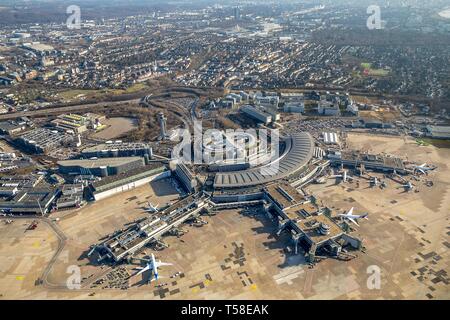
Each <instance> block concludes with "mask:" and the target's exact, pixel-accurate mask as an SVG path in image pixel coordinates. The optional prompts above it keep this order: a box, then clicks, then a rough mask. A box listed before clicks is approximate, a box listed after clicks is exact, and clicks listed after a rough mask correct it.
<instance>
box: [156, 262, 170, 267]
mask: <svg viewBox="0 0 450 320" xmlns="http://www.w3.org/2000/svg"><path fill="white" fill-rule="evenodd" d="M156 266H157V267H161V266H173V264H172V263H167V262H161V261H158V262H156Z"/></svg>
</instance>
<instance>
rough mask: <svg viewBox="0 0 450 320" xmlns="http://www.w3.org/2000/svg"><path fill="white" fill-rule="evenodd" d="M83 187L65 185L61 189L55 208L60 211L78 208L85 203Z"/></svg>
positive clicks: (81, 185)
mask: <svg viewBox="0 0 450 320" xmlns="http://www.w3.org/2000/svg"><path fill="white" fill-rule="evenodd" d="M83 191H84V185H83V184H81V183H79V184H65V185H63V187H62V189H61V195H60V196H59V198H58V199H57V202H56V207H57V209H58V210H60V209H68V208H79V207H81V206H82V205H83V204H84V203H85V201H84V197H83Z"/></svg>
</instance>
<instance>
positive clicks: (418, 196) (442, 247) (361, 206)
mask: <svg viewBox="0 0 450 320" xmlns="http://www.w3.org/2000/svg"><path fill="white" fill-rule="evenodd" d="M348 144H349V146H350V147H351V148H359V149H361V150H370V151H372V152H386V153H390V154H396V155H399V156H403V157H407V158H408V159H409V160H410V161H416V162H420V163H423V162H428V163H430V164H433V165H436V166H437V167H438V168H437V170H435V171H433V172H431V173H430V174H429V175H428V176H423V177H422V178H420V179H419V181H415V180H413V183H414V184H415V185H416V186H417V187H416V188H417V190H418V192H409V193H408V192H404V190H403V189H402V188H399V184H398V183H397V182H394V181H392V180H390V179H387V178H385V177H384V176H383V175H382V174H378V175H377V176H378V177H379V178H380V179H382V180H385V181H386V182H387V185H388V186H387V188H385V189H380V188H371V187H369V183H368V181H367V180H365V179H363V178H356V180H355V181H354V182H351V183H348V184H343V183H337V182H336V181H334V180H332V179H330V180H329V182H328V183H327V184H325V185H310V186H308V187H307V190H306V191H307V192H309V193H311V194H313V195H315V196H316V197H317V198H318V199H319V201H320V202H322V204H323V205H324V206H327V207H329V208H331V209H332V211H333V214H338V213H341V212H343V211H344V210H348V209H349V208H350V207H355V213H360V212H368V213H369V220H367V221H361V223H360V227H355V231H354V232H355V233H356V234H357V235H359V236H360V237H361V238H363V243H364V246H365V249H364V250H363V252H360V253H358V254H357V255H358V256H357V257H356V258H355V259H353V260H351V261H347V262H344V261H337V260H334V259H326V260H324V261H322V262H320V263H319V264H317V265H316V266H315V267H314V268H310V267H309V266H308V265H306V264H305V259H304V257H303V255H301V254H300V255H294V254H293V253H288V252H287V251H286V247H287V246H289V245H290V242H289V241H288V235H287V234H284V233H282V234H281V235H280V236H277V235H276V224H275V223H274V222H273V221H271V220H270V219H269V218H268V217H267V216H266V215H265V214H263V213H262V211H261V210H260V208H253V209H247V210H228V211H220V212H218V213H217V215H215V216H213V217H204V219H205V220H206V221H207V222H208V224H207V225H205V226H203V227H201V228H196V227H193V226H188V225H185V226H183V227H182V229H183V230H184V231H185V232H186V234H185V235H183V236H182V237H180V238H177V237H175V236H169V237H166V238H164V241H165V242H166V243H167V244H168V245H169V248H167V249H165V250H163V251H155V252H154V254H155V256H156V257H157V258H158V259H161V260H162V261H165V262H171V263H173V266H169V267H164V268H162V269H161V270H160V275H162V276H165V277H166V278H163V279H161V280H159V281H158V282H153V283H150V284H148V283H147V279H148V276H147V275H145V274H144V275H143V276H132V275H133V274H134V273H135V272H136V271H135V270H134V268H135V267H137V266H138V265H139V263H134V264H132V265H120V266H117V267H112V266H110V265H104V266H102V267H101V266H98V265H97V264H95V263H93V262H92V261H90V260H89V259H88V258H87V256H86V253H87V252H88V250H89V248H90V246H91V245H92V244H95V243H98V242H99V241H100V239H102V238H103V237H105V236H106V235H108V234H110V233H111V232H113V231H114V230H117V229H120V228H123V227H124V225H126V224H127V223H130V222H132V221H134V220H135V219H137V218H139V217H144V216H145V215H146V213H144V212H143V210H142V207H143V206H145V205H146V203H147V201H150V202H152V203H153V204H157V203H159V204H161V205H162V204H165V203H168V202H171V201H175V200H176V198H177V194H176V191H175V190H174V188H173V187H172V186H171V184H170V183H168V182H166V181H161V182H157V183H152V184H151V185H146V186H143V187H140V188H137V189H135V190H133V191H130V192H127V193H123V194H119V195H117V196H114V197H112V198H108V199H105V200H102V201H99V202H96V203H94V204H90V205H88V206H87V207H85V208H83V209H81V210H77V211H66V212H60V213H57V214H56V215H54V216H52V218H55V217H59V218H60V221H59V222H57V223H56V224H57V228H58V229H59V230H60V231H61V232H62V233H63V234H64V235H65V237H66V238H67V239H66V241H65V243H64V245H63V247H62V249H61V250H60V251H59V252H58V248H60V242H59V241H58V237H57V234H55V231H54V230H53V229H52V228H50V227H49V226H47V225H46V224H44V223H42V222H41V223H40V224H39V226H38V228H37V229H36V230H34V231H26V232H25V231H24V230H25V229H26V226H27V225H28V224H29V221H27V222H26V223H25V222H22V220H17V221H15V222H14V223H13V224H9V225H6V224H4V223H0V235H1V237H2V242H0V257H1V260H0V294H2V295H3V296H2V298H3V299H12V298H22V299H30V298H32V299H36V298H42V299H57V298H75V299H109V298H113V299H139V298H140V299H361V298H364V299H406V298H409V299H426V300H428V299H449V298H450V294H449V290H448V285H449V281H450V279H449V275H448V270H449V264H450V257H449V253H448V248H449V247H450V244H449V242H448V234H447V232H448V229H449V228H450V225H449V222H448V221H449V220H448V219H449V210H448V209H449V208H450V166H449V165H448V158H449V157H450V149H444V148H436V147H434V146H432V145H430V146H418V145H417V143H416V141H415V140H414V139H406V140H404V139H403V138H399V137H384V136H375V135H368V134H350V135H349V138H348ZM371 174H373V175H376V174H374V173H371ZM427 180H431V181H433V186H432V187H429V186H427V185H426V184H425V182H426V181H427ZM150 252H152V250H151V249H146V250H145V252H144V253H142V255H141V257H143V256H146V255H148V254H150ZM53 255H56V260H55V263H54V264H52V267H51V271H50V273H49V275H48V278H47V280H48V283H47V284H46V285H37V286H36V285H35V283H34V282H35V280H36V279H37V278H39V277H41V275H42V272H43V271H44V269H45V268H46V267H48V265H49V261H50V260H51V257H52V256H53ZM70 266H78V267H79V268H80V269H81V275H82V277H83V282H82V286H81V289H79V290H69V289H68V288H67V286H66V282H67V280H68V279H69V276H70V273H68V272H67V270H68V268H69V267H70ZM373 266H376V267H377V268H379V269H380V271H381V274H380V276H381V286H380V288H378V289H377V288H375V289H370V288H369V287H368V285H367V283H368V277H369V275H370V272H369V271H368V270H370V269H371V268H373ZM176 272H181V274H180V275H179V276H177V277H172V278H171V277H170V276H172V275H174V274H175V273H176ZM124 275H125V278H124ZM97 279H104V282H102V284H99V285H95V284H94V283H95V280H97ZM108 279H109V280H108ZM111 279H112V280H111ZM159 285H163V286H159ZM105 286H112V288H104V287H105ZM122 286H126V287H128V289H126V290H123V289H121V287H122Z"/></svg>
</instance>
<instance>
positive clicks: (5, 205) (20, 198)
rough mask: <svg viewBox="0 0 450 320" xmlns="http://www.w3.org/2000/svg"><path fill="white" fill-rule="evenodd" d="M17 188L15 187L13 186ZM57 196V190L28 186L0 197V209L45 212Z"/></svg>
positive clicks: (18, 211) (33, 212) (8, 211)
mask: <svg viewBox="0 0 450 320" xmlns="http://www.w3.org/2000/svg"><path fill="white" fill-rule="evenodd" d="M14 188H17V187H14ZM56 196H57V190H56V189H55V190H53V189H44V188H29V189H23V190H21V191H17V192H16V193H15V194H14V195H12V196H8V197H3V198H1V197H0V211H3V212H6V213H24V214H42V215H43V214H46V213H48V212H49V211H50V209H51V206H52V204H53V202H54V200H55V198H56Z"/></svg>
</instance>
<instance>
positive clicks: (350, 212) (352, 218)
mask: <svg viewBox="0 0 450 320" xmlns="http://www.w3.org/2000/svg"><path fill="white" fill-rule="evenodd" d="M353 209H354V208H353V207H352V208H351V209H350V210H348V212H347V213H341V214H339V216H340V217H342V218H343V219H347V220H349V221H351V222H353V223H354V224H356V225H357V226H359V224H358V222H357V220H358V219H366V220H368V216H369V214H368V213H365V214H362V215H357V214H353Z"/></svg>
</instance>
